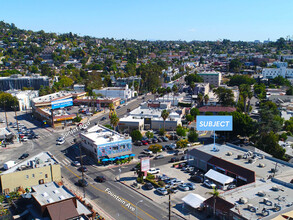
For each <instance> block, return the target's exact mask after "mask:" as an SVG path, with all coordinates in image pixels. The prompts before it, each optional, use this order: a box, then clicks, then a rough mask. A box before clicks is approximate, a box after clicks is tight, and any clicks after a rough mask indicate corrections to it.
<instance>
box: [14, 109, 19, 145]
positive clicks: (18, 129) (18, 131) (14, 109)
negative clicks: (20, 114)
mask: <svg viewBox="0 0 293 220" xmlns="http://www.w3.org/2000/svg"><path fill="white" fill-rule="evenodd" d="M13 107H14V113H15V119H16V125H17V132H18V142H20V134H19V127H18V120H17V114H16V105H14V106H13Z"/></svg>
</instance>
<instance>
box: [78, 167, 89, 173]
mask: <svg viewBox="0 0 293 220" xmlns="http://www.w3.org/2000/svg"><path fill="white" fill-rule="evenodd" d="M79 171H80V172H87V171H88V169H87V168H86V167H80V168H79Z"/></svg>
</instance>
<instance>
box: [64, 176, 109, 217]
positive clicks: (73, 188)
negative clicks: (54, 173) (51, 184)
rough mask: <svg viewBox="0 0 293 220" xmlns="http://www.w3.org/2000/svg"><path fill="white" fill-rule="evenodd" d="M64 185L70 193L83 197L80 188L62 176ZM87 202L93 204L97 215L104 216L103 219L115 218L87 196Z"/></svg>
mask: <svg viewBox="0 0 293 220" xmlns="http://www.w3.org/2000/svg"><path fill="white" fill-rule="evenodd" d="M62 181H63V184H64V186H66V187H67V188H68V189H69V190H70V191H71V192H72V193H74V194H75V195H77V196H79V197H81V198H83V196H82V195H83V193H82V188H80V187H77V186H75V185H73V184H72V183H71V182H70V181H69V180H67V179H66V178H62ZM85 201H86V202H87V203H90V204H91V205H92V206H93V209H94V210H95V211H96V212H97V215H100V216H101V217H104V218H105V220H115V219H114V218H113V217H112V216H110V215H109V214H108V213H106V212H105V211H104V210H103V209H102V208H101V207H100V206H98V205H97V204H96V203H95V202H94V201H92V200H91V199H89V198H88V197H87V198H86V199H85Z"/></svg>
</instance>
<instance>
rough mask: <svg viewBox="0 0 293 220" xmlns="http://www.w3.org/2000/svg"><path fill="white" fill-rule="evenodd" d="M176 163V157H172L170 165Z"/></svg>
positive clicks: (177, 159)
mask: <svg viewBox="0 0 293 220" xmlns="http://www.w3.org/2000/svg"><path fill="white" fill-rule="evenodd" d="M178 161H179V158H178V157H172V158H171V160H170V162H171V163H174V162H178Z"/></svg>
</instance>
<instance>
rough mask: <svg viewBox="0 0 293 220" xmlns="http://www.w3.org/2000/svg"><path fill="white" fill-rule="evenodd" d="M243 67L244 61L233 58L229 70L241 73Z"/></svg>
mask: <svg viewBox="0 0 293 220" xmlns="http://www.w3.org/2000/svg"><path fill="white" fill-rule="evenodd" d="M241 69H242V63H241V62H240V61H239V60H238V59H234V60H231V62H230V63H229V70H230V71H231V72H235V73H239V72H240V71H241Z"/></svg>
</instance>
